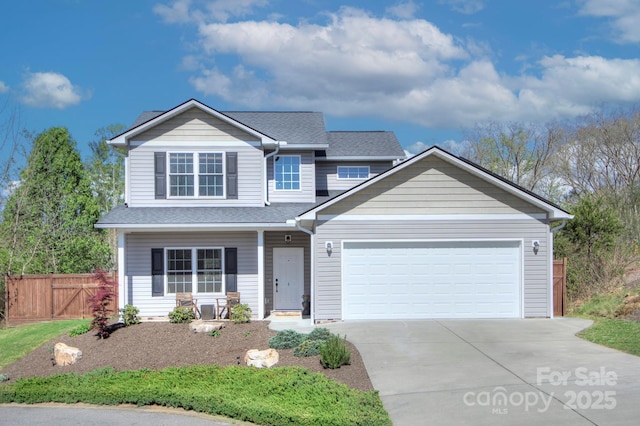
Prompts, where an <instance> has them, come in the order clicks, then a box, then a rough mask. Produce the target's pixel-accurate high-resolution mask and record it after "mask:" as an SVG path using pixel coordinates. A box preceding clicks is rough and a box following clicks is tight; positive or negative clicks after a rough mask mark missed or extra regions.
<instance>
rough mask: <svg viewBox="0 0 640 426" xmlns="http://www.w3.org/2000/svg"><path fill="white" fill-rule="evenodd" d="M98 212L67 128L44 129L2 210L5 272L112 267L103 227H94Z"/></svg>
mask: <svg viewBox="0 0 640 426" xmlns="http://www.w3.org/2000/svg"><path fill="white" fill-rule="evenodd" d="M99 216H100V208H99V206H98V203H97V200H96V198H95V197H94V194H93V193H92V190H91V183H90V180H89V179H88V177H87V173H86V171H85V168H84V166H83V164H82V161H81V158H80V155H79V153H78V151H77V150H76V147H75V142H74V141H73V139H72V138H71V135H70V134H69V132H68V130H67V129H65V128H61V127H57V128H51V129H49V130H47V131H45V132H43V133H41V134H40V135H38V136H37V137H36V138H35V140H34V142H33V148H32V150H31V153H30V154H29V158H28V162H27V166H26V167H25V168H24V169H23V170H22V173H21V174H20V184H19V186H18V187H17V188H16V189H15V191H14V192H13V194H11V196H10V197H9V199H8V200H7V204H6V207H5V209H4V211H3V223H2V231H3V234H4V237H5V241H6V242H7V243H8V244H7V246H8V248H7V251H8V253H7V254H8V255H7V259H6V261H5V262H6V264H5V265H3V266H4V268H3V269H5V270H4V271H3V272H8V273H11V274H22V273H49V272H53V273H80V272H91V271H93V270H94V269H95V268H97V267H102V268H107V267H110V266H111V265H109V264H108V263H109V258H110V249H109V246H108V244H107V243H106V242H105V239H104V236H103V232H102V231H100V230H96V229H95V228H94V227H93V225H94V224H95V223H96V222H97V220H98V219H99Z"/></svg>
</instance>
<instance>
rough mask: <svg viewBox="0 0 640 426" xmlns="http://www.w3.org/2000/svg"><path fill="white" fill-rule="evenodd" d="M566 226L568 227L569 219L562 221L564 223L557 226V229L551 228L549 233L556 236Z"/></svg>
mask: <svg viewBox="0 0 640 426" xmlns="http://www.w3.org/2000/svg"><path fill="white" fill-rule="evenodd" d="M565 226H567V219H562V223H561V224H560V225H558V226H556V227H555V228H551V230H550V231H549V232H551V233H552V234H555V233H556V232H558V231H559V230H561V229H562V228H564V227H565Z"/></svg>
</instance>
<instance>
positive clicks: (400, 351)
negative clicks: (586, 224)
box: [327, 318, 640, 425]
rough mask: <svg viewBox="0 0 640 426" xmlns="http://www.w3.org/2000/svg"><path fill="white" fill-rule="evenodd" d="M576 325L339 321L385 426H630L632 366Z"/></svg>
mask: <svg viewBox="0 0 640 426" xmlns="http://www.w3.org/2000/svg"><path fill="white" fill-rule="evenodd" d="M589 325H590V321H586V320H581V319H570V318H562V319H552V320H551V319H539V320H538V319H526V320H430V321H417V320H416V321H366V322H365V321H363V322H359V321H347V322H343V323H336V324H329V325H327V327H328V328H330V329H331V330H332V331H333V332H335V333H340V334H342V335H344V334H346V335H347V339H348V340H350V341H351V342H353V343H354V344H355V345H356V347H357V348H358V350H359V351H360V354H361V355H362V357H363V359H364V362H365V365H366V367H367V371H368V372H369V376H370V378H371V381H372V382H373V385H374V387H375V388H376V389H378V390H379V392H380V396H381V398H382V402H383V404H384V406H385V408H386V409H387V411H388V412H389V414H390V415H391V419H392V420H393V423H394V425H417V424H425V425H452V424H456V425H465V424H468V425H485V424H486V425H489V424H490V425H501V424H504V425H516V424H532V425H533V424H536V425H538V424H547V425H592V424H597V425H632V424H633V425H635V424H638V423H639V422H640V357H635V356H632V355H627V354H624V353H622V352H618V351H615V350H612V349H608V348H605V347H602V346H599V345H595V344H593V343H589V342H586V341H584V340H582V339H580V338H577V337H575V333H577V332H578V331H580V330H582V329H584V328H585V327H587V326H589Z"/></svg>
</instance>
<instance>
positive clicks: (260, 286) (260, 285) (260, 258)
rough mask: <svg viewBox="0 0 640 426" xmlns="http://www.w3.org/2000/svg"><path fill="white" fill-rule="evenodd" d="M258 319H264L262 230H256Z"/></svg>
mask: <svg viewBox="0 0 640 426" xmlns="http://www.w3.org/2000/svg"><path fill="white" fill-rule="evenodd" d="M258 319H264V230H262V229H261V230H259V231H258Z"/></svg>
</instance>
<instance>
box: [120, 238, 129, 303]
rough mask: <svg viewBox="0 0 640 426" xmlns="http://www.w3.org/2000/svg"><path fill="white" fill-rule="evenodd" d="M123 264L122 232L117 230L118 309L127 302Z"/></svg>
mask: <svg viewBox="0 0 640 426" xmlns="http://www.w3.org/2000/svg"><path fill="white" fill-rule="evenodd" d="M124 269H125V265H124V232H123V231H118V309H124V305H126V304H127V302H126V301H127V296H128V295H127V294H126V292H127V291H128V287H129V286H128V285H127V282H126V280H125V273H124V272H125V270H124Z"/></svg>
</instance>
